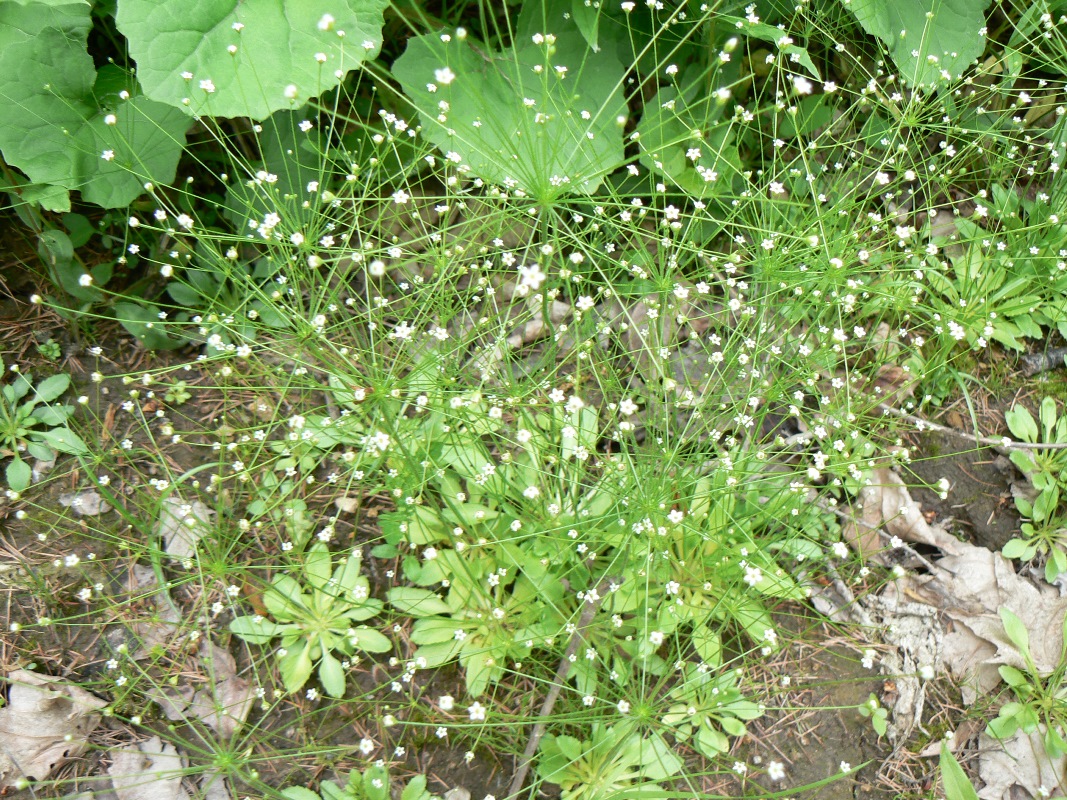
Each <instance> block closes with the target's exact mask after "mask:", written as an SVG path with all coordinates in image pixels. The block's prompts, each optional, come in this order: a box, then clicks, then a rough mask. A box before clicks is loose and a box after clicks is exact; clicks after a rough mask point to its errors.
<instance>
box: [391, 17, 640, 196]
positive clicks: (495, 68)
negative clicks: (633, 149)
mask: <svg viewBox="0 0 1067 800" xmlns="http://www.w3.org/2000/svg"><path fill="white" fill-rule="evenodd" d="M526 5H528V6H532V5H535V4H532V3H528V4H526ZM524 11H525V6H524ZM554 16H555V15H546V17H548V19H549V20H550V22H549V23H546V25H551V27H552V30H545V31H544V32H537V33H534V34H532V35H530V36H529V37H528V38H524V39H522V40H521V41H516V42H515V43H514V45H513V46H512V47H510V48H507V49H505V50H499V51H493V50H490V49H489V48H487V47H486V46H485V45H483V44H481V43H479V42H475V41H474V40H473V39H471V38H469V37H466V36H465V35H458V34H457V35H451V34H447V33H434V34H427V35H424V36H418V37H415V38H413V39H411V40H410V41H409V42H408V46H407V50H405V52H404V54H403V55H402V56H401V57H400V58H399V59H397V61H396V63H395V64H394V65H393V75H394V76H395V77H396V79H397V80H398V81H399V82H400V84H401V86H402V87H403V88H404V92H405V93H406V94H407V96H408V97H409V98H410V99H411V101H412V103H413V104H414V106H415V108H416V109H417V110H418V112H419V119H420V122H421V124H422V129H423V130H422V133H423V135H424V136H425V137H426V138H427V139H429V140H430V141H431V142H433V143H434V144H435V145H437V146H438V147H439V148H440V149H441V151H442V152H443V153H445V158H446V159H447V160H449V161H452V162H454V163H455V164H456V165H457V168H458V169H459V170H460V171H466V172H470V173H472V174H473V175H476V176H478V177H480V178H483V179H485V180H487V181H490V182H492V183H495V184H498V185H502V186H504V187H506V188H509V189H514V190H518V191H521V192H523V193H525V194H527V195H529V196H531V197H532V198H534V199H535V200H537V201H538V202H542V203H545V202H551V201H552V200H554V199H555V198H557V197H560V196H563V195H568V194H589V193H592V192H594V191H596V189H597V188H598V187H599V186H600V184H601V183H602V182H603V179H604V177H605V176H606V175H607V174H608V173H609V172H611V171H612V170H614V169H616V168H617V167H618V166H619V165H620V164H621V163H622V162H623V158H624V154H623V141H622V129H623V124H625V121H626V114H627V108H626V101H625V98H624V97H623V93H622V91H621V88H620V87H621V84H622V79H623V75H624V70H623V67H622V64H621V63H620V62H619V60H618V58H617V57H616V56H615V55H614V54H610V53H608V52H606V51H603V50H602V51H601V52H593V51H592V50H591V49H590V48H589V46H588V44H587V43H586V41H585V39H584V38H583V36H582V34H581V32H580V31H579V30H578V28H577V27H576V26H575V25H574V23H573V21H569V20H564V18H563V17H562V15H560V16H559V17H558V24H551V20H552V19H553V18H554ZM529 28H530V25H529V24H528V22H526V23H524V21H523V19H522V17H520V19H519V21H518V24H517V26H516V29H517V30H526V29H529Z"/></svg>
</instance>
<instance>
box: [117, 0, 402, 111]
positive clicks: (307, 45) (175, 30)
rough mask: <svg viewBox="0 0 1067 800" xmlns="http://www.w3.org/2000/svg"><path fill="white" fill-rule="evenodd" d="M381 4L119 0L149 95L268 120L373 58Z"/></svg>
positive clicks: (360, 0) (380, 0)
mask: <svg viewBox="0 0 1067 800" xmlns="http://www.w3.org/2000/svg"><path fill="white" fill-rule="evenodd" d="M386 5H387V1H386V0H191V2H181V3H179V2H174V0H164V2H160V1H159V0H121V2H120V3H119V5H118V13H117V14H116V21H117V23H118V27H119V30H120V31H121V32H122V34H123V35H124V36H125V37H126V39H127V42H128V43H129V49H130V55H131V56H132V57H133V59H134V60H135V61H136V62H137V75H138V78H139V79H140V81H141V84H142V86H144V90H145V94H147V95H148V97H150V98H151V99H153V100H157V101H159V102H161V103H166V104H167V105H171V106H175V107H177V108H181V109H182V110H184V111H185V112H186V113H188V114H205V115H208V114H210V115H212V116H216V117H245V116H247V117H252V118H253V119H266V118H267V117H269V116H270V115H271V114H272V113H273V112H274V111H277V110H278V109H282V108H291V107H295V106H298V105H301V104H303V103H304V102H306V101H307V100H308V99H309V98H312V97H318V96H319V95H321V94H322V93H323V92H325V91H327V90H329V89H332V88H334V87H335V86H337V85H338V84H339V83H340V82H341V80H342V79H343V78H344V77H345V75H346V74H347V73H348V72H349V71H351V70H353V69H356V68H358V67H359V66H360V65H361V64H363V63H364V62H365V61H367V60H368V59H371V58H374V57H375V56H377V54H378V50H379V48H380V47H381V43H382V24H383V19H382V13H383V11H384V10H385V7H386Z"/></svg>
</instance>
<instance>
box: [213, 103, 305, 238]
mask: <svg viewBox="0 0 1067 800" xmlns="http://www.w3.org/2000/svg"><path fill="white" fill-rule="evenodd" d="M314 116H315V115H314V113H313V112H310V111H308V110H307V109H298V110H295V111H278V112H276V113H274V114H272V115H271V117H270V119H268V120H266V121H264V123H263V124H262V125H261V126H260V128H261V130H260V131H259V133H258V134H257V136H256V138H257V140H258V142H259V148H260V154H261V155H262V157H263V158H262V164H261V166H262V168H263V169H264V170H265V171H266V172H268V173H270V174H272V175H275V176H277V180H275V181H272V182H269V183H268V182H266V181H254V182H252V183H251V185H249V182H248V181H234V182H233V183H231V184H230V186H229V188H228V189H227V190H226V215H227V216H228V217H229V218H230V220H231V221H232V222H233V223H234V225H235V226H236V228H237V229H238V230H248V222H249V221H250V220H252V219H256V220H261V219H263V216H264V215H265V214H267V213H268V212H271V211H277V212H281V211H282V210H283V209H284V213H285V221H286V224H288V225H291V226H292V227H294V228H297V227H299V226H300V225H302V224H304V223H305V222H306V221H307V220H308V219H309V218H310V217H311V216H312V215H313V214H314V213H315V212H314V211H312V210H311V209H310V208H304V207H303V201H304V200H306V199H307V197H308V193H307V186H308V184H309V183H311V182H312V181H316V182H317V181H319V180H320V179H321V178H322V170H323V167H322V157H321V155H320V150H321V149H323V148H324V147H325V142H324V138H325V137H324V135H323V134H322V132H321V131H320V130H319V129H318V128H317V127H312V128H311V129H310V130H308V131H307V132H305V131H303V130H302V129H301V128H300V124H301V123H302V122H305V121H310V120H311V119H314Z"/></svg>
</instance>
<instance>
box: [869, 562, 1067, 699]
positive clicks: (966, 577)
mask: <svg viewBox="0 0 1067 800" xmlns="http://www.w3.org/2000/svg"><path fill="white" fill-rule="evenodd" d="M956 547H957V551H958V552H957V554H956V555H948V556H945V557H944V558H941V559H938V560H937V561H935V562H934V568H935V569H936V570H937V572H936V574H934V575H908V576H906V577H904V578H901V579H900V580H899V581H897V582H896V584H895V588H894V589H893V591H896V592H899V593H901V594H903V595H904V596H906V597H907V598H909V599H911V600H921V601H922V602H924V603H927V604H929V605H931V606H934V607H935V608H937V609H939V610H940V611H941V612H942V613H943V615H944V617H945V618H946V619H947V620H948V621H949V623H950V625H949V626H948V627H949V630H948V631H947V633H946V634H945V653H944V658H945V663H946V665H947V666H948V668H949V669H950V670H951V671H952V673H953V675H955V676H956V677H957V678H958V679H960V680H962V681H965V682H964V684H963V686H962V687H961V688H962V690H963V698H964V701H965V702H968V703H970V702H973V700H974V698H975V696H980V695H983V694H986V693H988V692H990V691H992V689H993V688H995V687H996V685H997V684H998V683H999V682H1000V675H999V674H998V673H997V667H998V666H999V665H1001V664H1008V665H1010V666H1013V667H1016V668H1019V669H1026V662H1025V661H1024V660H1023V658H1022V656H1021V655H1020V654H1019V651H1018V650H1017V649H1016V647H1015V645H1013V644H1012V643H1011V641H1010V640H1009V639H1008V637H1007V634H1006V633H1005V632H1004V625H1003V623H1002V622H1001V619H1000V612H999V609H1000V608H1001V607H1002V606H1003V607H1006V608H1008V609H1009V610H1011V611H1012V612H1013V613H1014V614H1015V615H1016V616H1018V617H1019V619H1021V620H1022V621H1023V622H1024V624H1025V625H1026V628H1027V630H1028V631H1029V634H1030V653H1031V656H1032V658H1033V660H1034V664H1035V666H1036V667H1037V669H1038V670H1040V671H1041V672H1043V673H1049V672H1051V671H1052V670H1054V669H1055V668H1056V665H1057V664H1058V663H1059V660H1060V649H1061V647H1062V644H1063V619H1064V615H1065V614H1067V597H1061V596H1060V593H1059V592H1058V591H1057V590H1056V589H1054V588H1053V587H1051V586H1047V585H1042V586H1040V587H1039V586H1037V585H1035V584H1033V583H1031V582H1030V581H1028V580H1026V579H1025V578H1024V577H1022V576H1020V575H1018V574H1016V572H1015V570H1014V569H1013V568H1012V565H1011V562H1010V561H1008V560H1007V559H1006V558H1004V556H1002V555H1001V554H1000V553H994V552H991V551H989V550H987V549H986V548H984V547H975V546H974V545H971V544H967V543H965V542H957V543H956ZM887 589H888V587H887Z"/></svg>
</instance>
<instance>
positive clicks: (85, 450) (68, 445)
mask: <svg viewBox="0 0 1067 800" xmlns="http://www.w3.org/2000/svg"><path fill="white" fill-rule="evenodd" d="M33 435H34V438H36V439H40V440H42V441H43V442H44V443H45V444H47V445H48V446H49V447H51V448H52V449H53V450H58V451H59V452H60V453H67V454H68V455H72V456H84V455H88V454H89V447H88V445H86V444H85V442H83V441H82V440H81V437H80V436H78V434H76V433H74V432H73V431H70V430H68V429H67V428H53V429H52V430H50V431H35V432H34V434H33Z"/></svg>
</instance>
